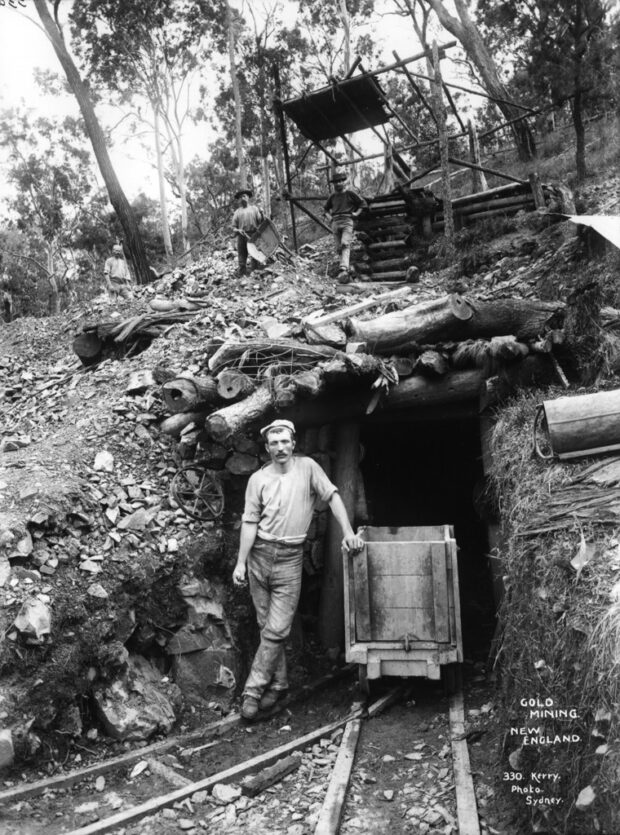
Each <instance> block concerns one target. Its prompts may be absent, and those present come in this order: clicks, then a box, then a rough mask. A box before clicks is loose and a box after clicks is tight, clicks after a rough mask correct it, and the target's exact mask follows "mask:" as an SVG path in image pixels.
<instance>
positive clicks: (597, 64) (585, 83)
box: [480, 0, 620, 179]
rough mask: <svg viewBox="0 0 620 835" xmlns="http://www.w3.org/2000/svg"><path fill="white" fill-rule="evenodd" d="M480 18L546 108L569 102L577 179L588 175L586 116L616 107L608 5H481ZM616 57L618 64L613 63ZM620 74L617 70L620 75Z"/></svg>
mask: <svg viewBox="0 0 620 835" xmlns="http://www.w3.org/2000/svg"><path fill="white" fill-rule="evenodd" d="M480 13H481V15H482V19H483V20H484V22H485V24H486V26H487V29H488V32H489V36H490V37H491V38H494V39H495V41H496V42H497V44H498V47H499V48H503V49H504V50H505V51H510V52H511V53H512V54H514V55H515V56H516V58H515V61H516V66H517V67H518V69H519V70H520V71H522V72H523V73H524V74H525V77H526V79H527V83H528V84H529V85H530V87H531V88H532V89H533V90H534V91H535V92H536V94H537V96H538V98H539V100H541V101H542V103H543V104H551V105H553V106H556V107H559V106H562V105H563V104H565V103H566V102H568V103H569V106H570V112H571V118H572V122H573V127H574V130H575V139H576V153H575V164H576V170H577V177H578V179H583V178H584V177H585V176H586V142H585V124H584V111H587V110H588V109H592V108H596V107H597V106H599V105H600V104H602V103H605V102H606V101H607V102H610V103H611V104H612V106H613V105H614V104H615V105H616V106H617V87H616V89H615V90H614V81H615V82H616V84H617V80H618V79H617V76H616V77H615V79H614V77H613V73H614V67H617V65H618V57H619V55H620V49H619V47H618V40H617V32H616V33H615V37H614V32H613V29H612V27H611V26H610V25H609V23H608V20H607V18H608V7H607V4H606V3H605V2H604V0H538V2H537V3H524V2H521V0H481V1H480ZM614 56H615V59H614ZM616 73H617V70H616Z"/></svg>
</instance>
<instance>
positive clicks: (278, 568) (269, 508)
mask: <svg viewBox="0 0 620 835" xmlns="http://www.w3.org/2000/svg"><path fill="white" fill-rule="evenodd" d="M261 436H262V437H263V439H264V440H265V447H266V449H267V452H268V453H269V457H270V458H271V461H270V463H268V464H265V466H264V467H262V469H260V470H258V472H256V473H253V474H252V475H251V476H250V479H249V481H248V485H247V489H246V494H245V509H244V512H243V516H242V526H241V539H240V542H239V556H238V558H237V564H236V565H235V570H234V572H233V582H234V583H235V585H237V586H239V585H243V584H244V583H245V581H246V575H247V577H248V580H249V584H250V594H251V595H252V602H253V603H254V607H255V609H256V618H257V620H258V625H259V628H260V635H261V638H260V645H259V647H258V650H257V652H256V655H255V657H254V661H253V663H252V669H251V670H250V675H249V676H248V679H247V681H246V683H245V688H244V690H243V706H242V708H241V715H242V716H243V717H244V718H245V719H255V718H256V716H257V714H258V711H259V710H268V709H269V708H271V707H273V706H274V704H275V703H276V702H277V700H278V699H279V698H280V696H281V695H282V694H283V693H284V692H285V691H286V690H287V689H288V679H287V671H286V656H285V652H284V644H285V641H286V639H287V638H288V636H289V633H290V631H291V626H292V623H293V617H294V615H295V610H296V609H297V603H298V601H299V593H300V591H301V574H302V566H303V545H304V540H305V538H306V534H307V532H308V528H309V526H310V522H311V520H312V512H313V510H314V506H315V503H316V502H317V501H324V502H328V503H329V507H330V510H331V511H332V513H333V514H334V517H335V518H336V521H337V522H338V524H339V525H340V528H341V529H342V533H343V537H344V538H343V541H342V545H343V548H345V549H347V550H350V551H353V552H354V553H355V552H357V551H360V550H361V549H362V548H363V547H364V541H363V539H362V538H361V537H359V536H357V535H356V534H355V533H354V532H353V529H352V527H351V524H350V522H349V517H348V515H347V511H346V508H345V506H344V504H343V501H342V499H341V498H340V494H339V493H338V488H337V487H336V486H335V485H334V484H332V482H331V481H330V480H329V479H328V478H327V476H326V475H325V472H324V471H323V470H322V469H321V467H320V466H319V465H318V464H317V463H316V461H314V460H313V459H312V458H308V457H306V456H301V455H299V456H298V455H293V451H294V449H295V427H294V425H293V424H292V423H291V421H289V420H274V421H273V423H270V424H269V426H265V427H264V428H263V429H261Z"/></svg>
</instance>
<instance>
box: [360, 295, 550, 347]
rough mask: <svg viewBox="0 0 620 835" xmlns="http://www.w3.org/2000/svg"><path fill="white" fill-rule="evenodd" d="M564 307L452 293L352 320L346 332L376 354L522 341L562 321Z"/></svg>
mask: <svg viewBox="0 0 620 835" xmlns="http://www.w3.org/2000/svg"><path fill="white" fill-rule="evenodd" d="M564 309H565V305H564V303H563V302H546V301H540V300H538V299H497V300H495V301H490V302H479V301H475V300H471V301H470V300H468V299H466V298H463V297H461V296H458V295H451V296H443V297H441V298H439V299H433V300H432V301H430V302H423V303H421V304H418V305H411V306H410V307H406V308H404V309H403V310H396V311H394V312H393V313H387V314H385V315H384V316H380V317H378V318H377V319H371V320H368V321H365V322H362V321H360V320H357V319H351V320H349V322H348V324H347V332H348V333H349V336H350V337H351V338H352V339H353V340H355V341H358V342H362V341H363V342H367V343H368V345H369V346H371V348H372V349H373V350H374V351H375V352H376V353H392V352H394V351H397V350H399V349H400V350H403V349H407V348H411V347H413V346H415V345H416V344H436V343H437V342H446V341H459V340H464V339H470V338H476V337H485V336H486V337H492V336H504V335H510V334H514V335H515V336H516V337H517V339H519V340H521V341H523V340H526V339H534V338H536V337H537V336H538V335H540V334H542V333H544V332H545V330H547V329H550V328H553V327H555V326H556V323H558V324H559V323H561V320H562V319H563V312H564Z"/></svg>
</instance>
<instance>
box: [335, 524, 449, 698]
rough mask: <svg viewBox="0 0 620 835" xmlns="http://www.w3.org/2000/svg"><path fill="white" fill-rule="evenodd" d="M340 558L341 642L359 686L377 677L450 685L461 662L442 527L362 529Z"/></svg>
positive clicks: (446, 533)
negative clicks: (358, 542) (360, 545)
mask: <svg viewBox="0 0 620 835" xmlns="http://www.w3.org/2000/svg"><path fill="white" fill-rule="evenodd" d="M360 534H361V536H362V537H363V538H364V540H365V541H366V547H365V548H364V549H363V551H361V552H360V553H358V554H351V553H349V554H346V555H345V558H344V572H345V577H344V599H345V643H346V658H347V661H348V662H354V663H355V662H357V664H359V671H360V683H361V685H362V687H363V688H364V689H365V690H367V689H368V680H369V679H376V678H380V677H381V676H407V677H408V676H422V677H425V678H429V679H439V678H440V677H441V670H442V668H444V672H445V674H446V675H445V678H446V681H447V682H448V685H449V686H451V680H452V678H453V676H454V672H455V670H456V669H457V668H456V666H455V665H456V664H457V663H461V662H462V660H463V642H462V637H461V616H460V605H459V581H458V571H457V562H456V541H455V539H454V532H453V528H452V527H451V526H449V525H434V526H427V527H376V528H375V527H367V528H363V529H362V530H361V531H360Z"/></svg>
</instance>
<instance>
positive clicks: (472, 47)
mask: <svg viewBox="0 0 620 835" xmlns="http://www.w3.org/2000/svg"><path fill="white" fill-rule="evenodd" d="M423 1H424V2H426V3H428V5H429V6H430V7H431V8H432V9H433V11H434V12H435V14H436V15H437V17H438V18H439V22H440V23H441V25H442V26H443V27H444V29H447V30H448V32H450V34H451V35H453V36H454V37H455V38H457V39H458V40H459V41H460V42H461V44H462V46H463V48H464V49H465V52H466V53H467V55H468V57H469V59H470V60H471V62H472V63H473V64H474V66H475V67H476V69H477V70H478V72H479V73H480V77H481V79H482V82H483V84H484V88H485V90H486V91H487V93H488V94H489V95H490V96H493V97H494V98H495V99H498V101H496V105H497V107H498V108H499V109H500V111H501V112H502V113H503V115H504V117H505V118H506V121H510V120H511V119H515V118H516V117H517V116H522V115H523V111H522V110H520V109H519V108H517V107H513V106H512V105H511V104H508V103H507V101H506V100H507V99H508V98H509V97H508V92H507V90H506V88H505V87H504V85H503V84H502V82H501V81H500V78H499V74H498V72H497V67H496V66H495V61H494V60H493V56H492V55H491V53H490V52H489V50H488V48H487V46H486V44H485V42H484V41H483V39H482V36H481V35H480V32H479V31H478V28H477V26H476V24H475V23H474V21H473V20H472V18H471V16H470V14H469V10H468V8H467V5H466V4H465V2H464V0H454V5H455V7H456V10H457V13H458V16H459V19H457V18H455V17H454V16H453V15H451V14H450V13H449V12H448V10H447V9H446V7H445V6H444V3H443V0H423ZM499 99H503V100H504V101H499ZM510 129H511V131H512V134H513V136H514V139H515V143H516V146H517V149H518V151H519V156H520V157H521V159H523V160H529V159H532V157H533V156H534V154H535V152H536V149H535V145H534V137H533V136H532V132H531V130H530V128H529V127H528V125H527V124H526V122H525V120H523V121H521V122H516V123H514V124H513V125H511V126H510Z"/></svg>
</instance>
